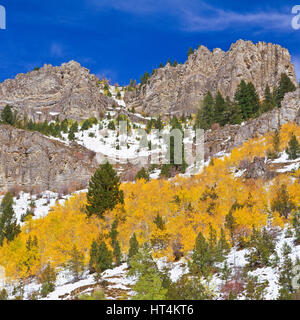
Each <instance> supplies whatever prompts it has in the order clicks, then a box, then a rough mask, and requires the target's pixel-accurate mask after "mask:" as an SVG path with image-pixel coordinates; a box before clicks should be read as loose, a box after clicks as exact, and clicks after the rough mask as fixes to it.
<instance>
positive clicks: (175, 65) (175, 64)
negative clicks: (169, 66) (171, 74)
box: [173, 60, 178, 68]
mask: <svg viewBox="0 0 300 320" xmlns="http://www.w3.org/2000/svg"><path fill="white" fill-rule="evenodd" d="M177 66H178V62H177V61H176V60H175V61H174V63H173V67H174V68H176V67H177Z"/></svg>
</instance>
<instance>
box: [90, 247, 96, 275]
mask: <svg viewBox="0 0 300 320" xmlns="http://www.w3.org/2000/svg"><path fill="white" fill-rule="evenodd" d="M97 257H98V243H97V242H96V241H93V243H92V245H91V249H90V261H89V270H90V273H95V272H96V269H95V266H96V262H97Z"/></svg>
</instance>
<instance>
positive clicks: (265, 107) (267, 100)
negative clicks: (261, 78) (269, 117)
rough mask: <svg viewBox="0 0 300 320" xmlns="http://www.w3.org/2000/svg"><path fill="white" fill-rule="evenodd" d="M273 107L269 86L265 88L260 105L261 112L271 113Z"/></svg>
mask: <svg viewBox="0 0 300 320" xmlns="http://www.w3.org/2000/svg"><path fill="white" fill-rule="evenodd" d="M274 107H275V103H274V98H273V95H272V93H271V89H270V87H269V85H267V86H266V89H265V96H264V101H263V103H262V112H268V111H271V110H272V109H273V108H274Z"/></svg>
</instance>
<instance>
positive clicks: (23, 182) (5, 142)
mask: <svg viewBox="0 0 300 320" xmlns="http://www.w3.org/2000/svg"><path fill="white" fill-rule="evenodd" d="M97 166H98V163H97V161H96V155H95V153H93V152H91V151H89V150H87V149H85V148H84V147H81V146H78V145H73V146H67V145H66V144H64V143H62V142H59V141H56V140H51V139H49V138H47V137H45V136H43V135H42V134H40V133H38V132H28V131H23V130H19V129H16V128H13V127H10V126H5V125H0V191H3V190H8V189H10V188H13V187H14V186H18V187H20V188H22V189H30V190H31V189H33V190H53V191H58V192H61V191H63V190H65V189H66V188H68V187H70V185H74V189H80V188H84V187H86V186H87V183H88V181H89V179H90V177H91V176H92V174H93V173H94V171H95V169H96V168H97ZM75 185H76V186H75Z"/></svg>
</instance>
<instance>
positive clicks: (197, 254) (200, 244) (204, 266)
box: [191, 232, 211, 277]
mask: <svg viewBox="0 0 300 320" xmlns="http://www.w3.org/2000/svg"><path fill="white" fill-rule="evenodd" d="M210 261H211V253H210V248H209V244H208V243H207V241H206V239H205V238H204V236H203V234H202V233H201V232H200V233H199V234H198V236H197V239H196V243H195V247H194V251H193V255H192V265H191V271H192V272H195V273H200V275H202V276H204V277H206V276H208V274H209V266H210Z"/></svg>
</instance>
